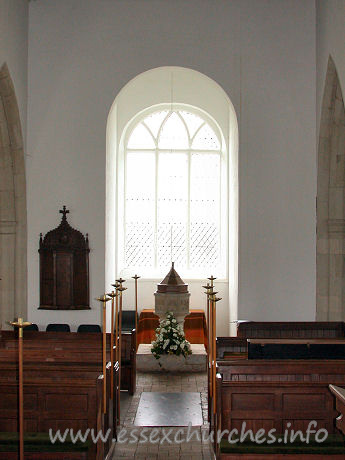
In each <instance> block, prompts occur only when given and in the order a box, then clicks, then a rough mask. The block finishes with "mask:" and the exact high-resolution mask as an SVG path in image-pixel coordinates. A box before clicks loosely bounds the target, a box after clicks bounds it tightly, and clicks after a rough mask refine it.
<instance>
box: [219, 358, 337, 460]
mask: <svg viewBox="0 0 345 460" xmlns="http://www.w3.org/2000/svg"><path fill="white" fill-rule="evenodd" d="M344 381H345V360H333V361H328V360H284V361H279V360H228V361H222V362H218V375H217V416H216V418H215V424H216V429H217V430H218V429H220V430H225V429H227V430H229V431H231V430H232V429H237V430H239V432H240V431H241V428H242V423H243V422H245V423H246V429H252V430H253V433H254V434H255V433H256V432H257V431H258V430H260V429H262V428H263V429H264V430H266V432H268V431H269V430H270V429H273V428H274V429H275V430H276V433H284V431H285V429H287V428H288V425H287V424H288V423H291V426H290V427H289V430H290V431H291V430H292V429H293V430H295V431H296V430H302V431H303V432H305V431H306V429H307V427H308V424H309V423H310V422H311V421H313V420H316V421H317V429H319V428H325V429H327V431H328V432H329V433H331V434H337V430H336V428H335V424H334V419H335V417H336V415H337V413H336V411H335V408H334V400H333V396H332V394H331V392H330V390H329V388H328V385H329V384H330V383H335V384H341V382H344ZM337 442H338V441H337ZM337 446H338V447H339V445H338V444H337ZM229 447H230V449H229V451H227V452H225V451H226V449H225V446H224V445H223V446H220V445H219V444H217V452H218V457H219V458H221V459H226V460H228V459H232V460H233V459H236V458H242V459H243V458H244V457H245V458H252V457H251V456H249V452H248V450H247V451H246V453H243V452H242V453H241V452H240V450H241V449H237V452H235V450H236V449H233V452H230V451H231V446H228V448H229ZM242 447H243V446H242ZM338 447H337V448H334V449H333V448H332V449H333V450H332V452H333V451H334V456H333V454H332V458H342V459H344V458H345V448H344V451H342V452H341V454H339V455H341V456H340V457H337V456H336V455H337V449H338ZM221 449H223V453H222V450H221ZM271 452H272V454H273V453H274V452H273V451H271ZM305 452H306V454H307V447H306V450H305ZM278 454H279V455H283V453H281V452H280V448H278V447H277V451H276V454H275V455H278ZM288 454H289V452H288V451H286V452H285V453H284V455H288ZM309 454H310V453H308V455H309ZM324 454H325V455H326V453H324ZM236 455H237V456H236ZM251 455H255V457H253V458H255V459H261V458H262V459H263V458H267V455H268V452H265V453H262V454H261V457H260V454H259V452H256V453H255V454H254V453H253V454H251ZM289 455H293V452H292V453H291V450H290V454H289ZM299 455H301V454H300V453H299ZM303 455H304V454H303ZM321 455H322V453H321V454H320V452H318V457H315V458H317V459H320V458H322V456H321ZM276 458H280V457H276ZM281 458H297V457H281ZM308 458H313V457H309V456H308ZM324 458H327V457H324Z"/></svg>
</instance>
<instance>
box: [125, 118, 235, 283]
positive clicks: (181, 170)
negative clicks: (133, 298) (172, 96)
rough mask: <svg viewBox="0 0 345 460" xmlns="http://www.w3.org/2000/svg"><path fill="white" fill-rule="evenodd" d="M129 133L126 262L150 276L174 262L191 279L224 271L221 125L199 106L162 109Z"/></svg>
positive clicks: (126, 189)
mask: <svg viewBox="0 0 345 460" xmlns="http://www.w3.org/2000/svg"><path fill="white" fill-rule="evenodd" d="M126 140H127V141H126V143H125V151H124V160H125V161H124V178H125V180H124V188H125V194H124V203H123V214H124V215H123V246H122V247H120V248H119V249H120V251H122V257H121V260H122V264H123V266H122V267H120V269H122V270H125V271H127V270H128V272H130V271H133V272H138V273H139V272H140V273H142V274H143V275H144V276H147V277H150V275H152V276H154V274H155V273H159V272H165V270H166V269H167V268H168V267H169V265H170V263H171V262H172V261H174V262H175V266H176V267H178V270H179V272H180V273H187V274H188V276H189V277H191V278H197V277H203V276H205V274H210V273H217V274H218V276H219V274H220V273H221V274H222V275H223V277H225V267H224V260H225V257H224V254H222V241H224V237H225V235H224V228H223V227H224V225H222V219H221V197H222V194H223V195H225V196H226V187H225V190H222V184H223V186H224V180H222V167H223V166H222V158H223V153H222V148H221V136H220V133H219V130H218V129H217V127H216V125H215V124H212V123H211V121H210V120H208V119H207V118H206V117H203V115H202V114H200V113H194V112H193V111H188V110H184V109H181V110H171V109H166V110H159V111H154V112H153V113H150V114H149V115H147V116H146V117H144V118H142V119H141V120H139V121H138V122H137V124H136V125H135V126H134V127H133V128H132V130H131V131H130V132H129V135H128V136H127V138H126ZM223 198H224V196H223ZM223 221H224V219H223ZM223 251H224V248H223Z"/></svg>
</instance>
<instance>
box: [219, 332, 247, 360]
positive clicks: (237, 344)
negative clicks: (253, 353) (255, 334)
mask: <svg viewBox="0 0 345 460" xmlns="http://www.w3.org/2000/svg"><path fill="white" fill-rule="evenodd" d="M216 350H217V361H219V360H224V359H246V358H247V353H248V346H247V339H245V338H240V337H217V340H216Z"/></svg>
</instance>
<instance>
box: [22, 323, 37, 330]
mask: <svg viewBox="0 0 345 460" xmlns="http://www.w3.org/2000/svg"><path fill="white" fill-rule="evenodd" d="M38 330H39V329H38V326H37V324H35V323H32V324H30V326H26V327H25V328H24V331H38Z"/></svg>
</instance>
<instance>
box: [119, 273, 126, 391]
mask: <svg viewBox="0 0 345 460" xmlns="http://www.w3.org/2000/svg"><path fill="white" fill-rule="evenodd" d="M119 283H120V287H118V288H117V290H118V292H119V293H120V302H119V366H120V367H119V385H120V390H121V359H122V355H121V353H122V344H121V340H122V339H121V337H122V296H123V291H125V290H126V289H127V288H125V287H122V283H121V282H120V281H119Z"/></svg>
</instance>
